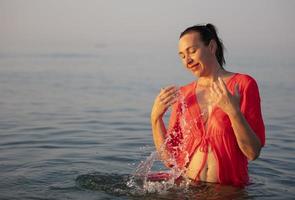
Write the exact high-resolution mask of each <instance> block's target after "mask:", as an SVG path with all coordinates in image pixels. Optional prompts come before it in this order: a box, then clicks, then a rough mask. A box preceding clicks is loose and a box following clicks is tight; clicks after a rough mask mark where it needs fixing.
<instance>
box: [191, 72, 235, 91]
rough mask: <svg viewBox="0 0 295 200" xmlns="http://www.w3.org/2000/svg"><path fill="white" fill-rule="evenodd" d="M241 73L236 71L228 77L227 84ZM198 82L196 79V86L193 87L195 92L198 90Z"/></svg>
mask: <svg viewBox="0 0 295 200" xmlns="http://www.w3.org/2000/svg"><path fill="white" fill-rule="evenodd" d="M238 74H239V73H234V74H233V75H232V76H231V77H229V78H228V80H227V81H226V82H225V85H226V86H227V85H228V83H229V82H230V81H231V80H232V79H233V78H234V77H235V76H236V75H238ZM197 82H198V81H194V87H193V89H194V92H195V91H196V89H197V85H198V84H197Z"/></svg>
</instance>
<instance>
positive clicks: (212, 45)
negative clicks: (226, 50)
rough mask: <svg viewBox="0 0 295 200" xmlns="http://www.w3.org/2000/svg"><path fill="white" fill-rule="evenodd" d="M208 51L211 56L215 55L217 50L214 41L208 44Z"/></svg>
mask: <svg viewBox="0 0 295 200" xmlns="http://www.w3.org/2000/svg"><path fill="white" fill-rule="evenodd" d="M209 50H210V52H211V53H212V54H213V55H215V52H216V50H217V43H216V41H215V40H214V39H211V40H210V42H209Z"/></svg>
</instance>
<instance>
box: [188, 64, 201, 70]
mask: <svg viewBox="0 0 295 200" xmlns="http://www.w3.org/2000/svg"><path fill="white" fill-rule="evenodd" d="M199 67H200V63H197V64H195V65H193V66H191V67H190V69H191V70H193V71H195V70H197V69H198V68H199Z"/></svg>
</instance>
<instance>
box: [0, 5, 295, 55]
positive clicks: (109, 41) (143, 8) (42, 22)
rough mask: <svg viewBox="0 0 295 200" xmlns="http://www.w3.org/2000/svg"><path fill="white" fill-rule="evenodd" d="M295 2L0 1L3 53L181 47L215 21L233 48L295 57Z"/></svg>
mask: <svg viewBox="0 0 295 200" xmlns="http://www.w3.org/2000/svg"><path fill="white" fill-rule="evenodd" d="M294 8H295V1H293V0H289V1H287V0H281V1H279V0H277V1H274V0H255V1H254V0H252V1H251V0H247V1H240V0H228V1H218V0H216V1H210V0H206V1H204V0H202V1H198V0H187V1H172V0H148V1H143V0H96V1H95V0H80V1H78V0H47V1H46V0H25V1H21V0H19V1H17V0H0V25H1V28H0V44H1V46H0V52H2V53H3V52H4V53H5V52H19V51H34V50H35V51H42V49H52V50H55V49H77V48H80V49H83V48H84V49H87V48H90V47H98V48H100V47H104V46H116V45H118V46H124V45H129V46H136V45H137V46H138V45H144V46H145V47H147V46H149V45H151V46H153V47H155V46H167V47H175V46H176V45H177V39H178V35H179V33H180V32H181V31H182V30H183V29H184V28H186V27H187V26H190V25H193V24H197V23H206V22H211V23H213V24H215V25H216V26H217V28H218V31H219V33H220V36H221V38H222V39H223V41H224V42H225V44H226V46H227V47H228V48H229V49H231V50H235V51H236V50H238V49H243V51H251V49H256V50H259V51H260V50H261V51H265V52H268V53H281V54H290V55H291V54H294V53H293V50H294V44H295V34H294V31H295V26H294V25H295V23H294V19H295V14H294V13H295V12H294Z"/></svg>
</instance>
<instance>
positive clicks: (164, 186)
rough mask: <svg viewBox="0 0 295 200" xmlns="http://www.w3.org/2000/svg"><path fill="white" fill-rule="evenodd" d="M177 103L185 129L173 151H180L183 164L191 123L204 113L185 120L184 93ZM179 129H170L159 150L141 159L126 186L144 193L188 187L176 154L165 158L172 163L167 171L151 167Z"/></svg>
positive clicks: (184, 173)
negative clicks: (155, 170)
mask: <svg viewBox="0 0 295 200" xmlns="http://www.w3.org/2000/svg"><path fill="white" fill-rule="evenodd" d="M178 103H179V104H180V105H181V106H180V108H181V109H179V110H178V112H179V113H178V114H179V116H180V126H181V127H182V130H184V129H185V130H187V131H186V133H182V134H181V135H182V136H181V141H180V143H179V144H178V145H177V146H174V147H173V148H174V150H175V151H174V152H181V153H182V154H183V156H184V165H183V166H186V164H187V163H188V162H189V153H188V152H187V151H186V148H185V147H186V145H187V143H188V141H189V139H188V138H189V134H190V132H191V131H190V130H191V128H192V127H191V126H192V123H197V121H198V120H200V117H201V116H202V115H203V114H204V113H201V114H200V116H199V117H196V118H195V119H193V121H194V122H191V121H187V120H186V119H185V117H184V113H185V112H188V107H187V104H186V103H185V100H184V95H183V94H181V93H180V95H179V98H178ZM179 131H180V130H178V129H176V130H172V131H171V133H170V134H167V137H166V139H165V142H164V143H163V144H162V146H161V148H160V150H159V151H153V152H152V153H151V154H150V155H149V156H148V157H147V158H146V160H145V161H141V162H140V164H139V165H138V166H137V168H136V169H135V171H134V173H133V175H132V176H131V177H130V179H129V181H128V182H127V187H129V188H132V189H134V191H136V192H137V193H138V192H139V193H141V194H145V193H166V192H168V191H169V190H170V189H176V188H177V189H182V190H183V189H185V190H186V189H188V187H189V185H190V183H191V180H190V179H189V178H188V177H187V176H186V170H187V169H186V168H185V167H179V166H178V164H177V162H176V155H175V154H169V159H168V160H167V162H168V163H170V164H172V167H171V169H170V170H168V171H158V172H152V171H151V169H152V167H153V164H154V162H155V161H159V160H161V158H160V157H161V156H159V155H162V153H164V151H165V152H166V153H167V151H166V146H167V143H169V141H171V140H173V138H175V137H179V135H180V133H179ZM153 174H155V176H158V177H159V176H161V175H163V177H162V178H159V179H156V181H155V180H154V179H153V178H151V177H152V175H153Z"/></svg>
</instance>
